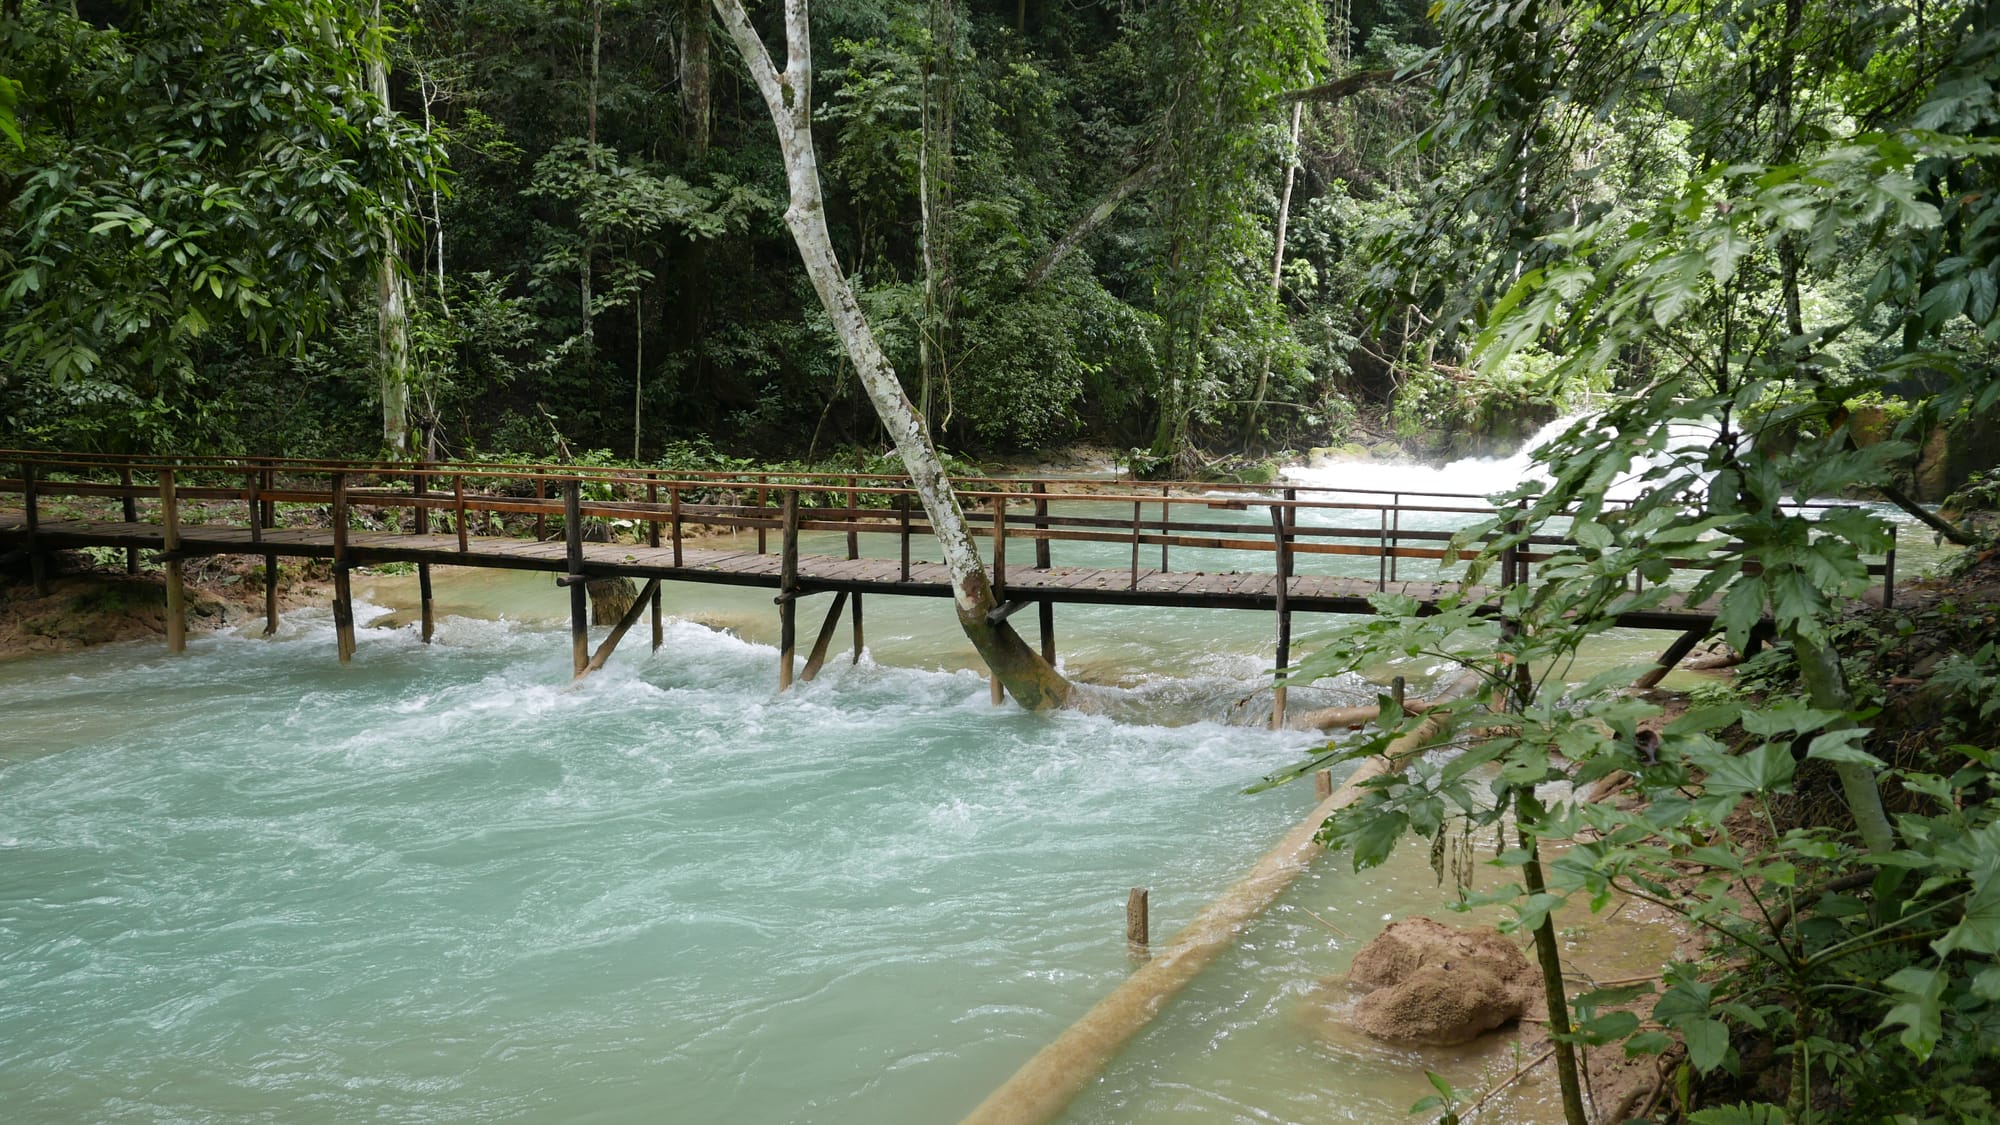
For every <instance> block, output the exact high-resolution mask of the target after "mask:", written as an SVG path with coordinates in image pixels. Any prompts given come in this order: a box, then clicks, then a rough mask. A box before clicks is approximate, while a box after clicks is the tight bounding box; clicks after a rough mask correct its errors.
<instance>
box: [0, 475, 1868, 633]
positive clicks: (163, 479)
mask: <svg viewBox="0 0 2000 1125" xmlns="http://www.w3.org/2000/svg"><path fill="white" fill-rule="evenodd" d="M0 471H11V475H9V476H6V477H0V495H7V494H12V495H17V496H19V497H20V498H21V501H22V506H23V509H24V512H25V514H26V522H27V524H28V528H27V530H28V532H29V534H30V535H31V536H32V535H33V534H34V533H35V532H36V530H37V526H38V524H39V523H40V522H41V521H42V519H43V518H44V517H45V515H46V514H47V513H48V512H49V511H52V510H54V509H51V507H50V505H57V506H59V507H60V508H61V509H62V510H63V512H64V513H65V514H69V515H79V514H81V515H94V516H99V517H106V516H108V515H109V514H110V510H111V506H112V505H114V504H115V505H116V514H117V516H118V520H117V522H123V523H126V524H134V523H140V522H150V523H157V524H160V525H162V526H171V527H173V528H175V529H176V531H181V530H185V529H187V528H195V527H200V526H202V525H203V524H204V523H205V522H207V521H209V520H211V519H221V520H223V521H224V522H228V523H233V524H234V525H236V526H243V527H247V528H248V529H249V532H250V536H251V539H252V541H253V542H260V541H262V540H263V538H264V536H265V534H266V533H268V532H274V531H278V530H280V529H282V528H283V527H284V526H285V525H286V524H287V523H291V524H295V525H301V526H321V527H332V528H334V529H335V534H336V536H337V537H338V538H341V539H345V538H346V536H347V535H348V534H349V533H350V532H353V531H357V530H358V531H363V532H369V531H397V532H405V533H407V534H411V535H427V536H428V535H437V534H442V535H445V536H453V537H455V538H456V541H457V549H458V550H459V551H460V552H465V551H467V550H469V549H470V541H471V539H472V538H473V537H475V536H478V537H494V536H503V535H515V534H519V535H530V534H531V535H532V536H533V537H534V538H535V539H537V540H550V539H552V538H555V537H557V536H560V537H562V538H564V539H615V538H618V537H620V536H630V538H631V541H632V542H633V543H634V544H635V545H644V546H647V547H653V548H658V547H670V548H671V549H672V550H673V551H674V555H675V558H674V561H675V564H676V565H680V564H681V562H682V559H683V556H684V551H685V545H686V544H687V543H688V542H689V541H691V540H693V539H697V538H701V539H711V538H712V537H714V536H716V535H724V536H733V537H736V538H740V539H743V540H748V541H754V544H755V550H756V551H757V552H758V553H767V552H769V551H770V549H771V536H772V534H773V533H776V534H778V535H781V536H782V535H784V534H785V533H786V532H787V531H788V530H789V531H792V532H795V533H796V532H830V533H837V534H841V535H844V536H845V544H844V548H845V549H844V552H843V553H844V554H845V555H846V557H848V558H858V557H860V555H861V549H862V543H863V541H864V537H867V542H869V544H870V549H871V550H874V551H882V552H886V551H887V550H888V549H889V548H888V547H887V546H886V545H885V539H886V540H893V541H894V548H893V549H894V551H895V556H894V557H899V558H900V559H901V560H902V565H901V573H902V576H903V578H904V579H905V580H907V579H908V577H909V573H910V570H909V568H910V566H911V565H912V560H913V555H914V554H915V553H917V552H921V551H922V545H923V544H924V543H926V542H928V541H929V539H930V538H931V534H932V528H931V524H930V520H929V518H928V517H927V516H926V515H925V514H924V512H923V509H922V507H921V506H920V504H919V503H918V501H917V497H916V492H915V490H914V489H913V488H912V487H911V485H910V482H909V479H908V478H907V477H904V476H901V475H895V474H875V473H861V472H850V473H839V472H832V473H825V472H818V473H814V472H775V471H770V472H766V471H755V472H752V471H717V472H689V471H678V470H664V469H644V468H605V467H594V466H575V465H546V464H493V463H484V462H385V461H360V460H346V461H326V460H309V459H301V458H275V457H241V458H162V457H127V456H119V455H111V454H85V453H46V452H37V451H17V450H0ZM954 483H955V486H956V488H957V490H958V494H959V497H960V499H961V502H962V504H963V505H964V507H965V516H966V519H967V522H968V523H969V524H971V525H972V526H974V527H975V528H978V529H980V530H981V532H982V533H983V534H984V536H985V537H986V538H987V539H988V540H989V545H988V548H987V551H988V558H989V560H990V561H991V562H992V565H993V568H994V571H995V574H994V578H995V583H996V586H999V587H1000V588H1001V589H1002V590H1004V588H1005V574H1006V569H1007V567H1008V566H1009V565H1016V566H1018V565H1020V562H1019V561H1017V560H1013V559H1010V558H1009V553H1010V552H1009V549H1008V545H1009V543H1010V542H1014V541H1025V542H1027V543H1030V544H1032V548H1031V549H1032V553H1033V563H1032V565H1033V566H1034V567H1035V568H1038V569H1044V570H1046V569H1050V568H1052V567H1055V566H1058V565H1068V566H1075V565H1080V564H1081V562H1082V560H1081V559H1079V558H1077V557H1075V556H1074V555H1073V554H1072V555H1066V556H1065V558H1063V559H1058V558H1057V557H1056V554H1055V547H1056V545H1057V544H1075V545H1078V546H1079V547H1081V545H1086V544H1088V545H1092V546H1090V547H1088V548H1087V550H1088V551H1089V555H1088V558H1089V560H1090V561H1089V565H1091V566H1093V567H1095V568H1098V569H1105V568H1106V567H1105V564H1104V559H1105V558H1106V557H1108V555H1107V550H1106V548H1107V547H1117V548H1122V549H1123V550H1122V551H1121V552H1120V558H1121V559H1122V561H1123V562H1124V563H1125V569H1126V570H1127V571H1128V581H1129V583H1130V585H1131V587H1132V588H1134V589H1136V588H1137V587H1138V585H1139V583H1140V581H1141V579H1142V578H1143V577H1144V576H1146V575H1148V574H1164V573H1171V572H1173V571H1174V570H1175V569H1180V570H1183V571H1184V570H1188V569H1203V568H1204V567H1214V566H1215V563H1216V562H1217V561H1218V560H1220V561H1222V562H1223V563H1224V565H1225V566H1226V567H1227V568H1228V569H1240V566H1239V565H1238V564H1240V563H1241V562H1243V561H1244V560H1243V559H1242V557H1241V556H1242V555H1244V554H1249V555H1252V556H1255V555H1269V556H1270V557H1271V562H1270V564H1269V566H1268V567H1266V568H1262V569H1264V570H1266V571H1267V572H1270V573H1281V574H1283V575H1285V576H1287V577H1289V576H1291V575H1293V574H1295V573H1298V572H1299V571H1298V568H1299V566H1300V564H1301V562H1302V561H1306V562H1308V563H1310V561H1311V560H1327V561H1331V560H1333V559H1336V558H1340V557H1347V558H1362V559H1373V560H1375V562H1376V574H1375V578H1376V584H1377V586H1378V588H1386V587H1387V586H1388V584H1390V583H1392V582H1397V581H1399V580H1400V578H1401V570H1402V567H1403V565H1404V564H1408V563H1429V564H1433V565H1435V564H1442V563H1449V562H1454V561H1462V560H1464V559H1467V558H1470V557H1471V556H1472V554H1473V553H1474V552H1473V551H1471V550H1469V549H1463V548H1455V547H1454V546H1453V545H1452V539H1453V536H1454V535H1455V534H1456V532H1455V531H1454V530H1453V528H1454V527H1455V526H1463V525H1466V524H1470V523H1473V522H1476V521H1479V520H1484V519H1490V518H1492V517H1493V516H1494V515H1495V514H1496V510H1495V509H1494V507H1493V506H1492V505H1491V504H1490V503H1488V502H1487V501H1486V500H1485V499H1484V498H1483V497H1479V496H1474V495H1469V494H1461V493H1436V492H1423V491H1413V490H1369V489H1354V488H1339V487H1330V486H1307V485H1294V484H1282V483H1280V484H1271V485H1248V484H1240V483H1214V482H1198V481H1171V482H1154V481H1120V480H1106V479H1102V478H1093V477H1066V478H1036V479H1020V478H1002V477H979V478H958V479H957V480H956V481H955V482H954ZM788 495H789V496H792V497H794V498H795V499H794V501H793V503H792V504H790V505H787V504H786V503H785V498H786V497H787V496H788ZM78 502H83V506H81V507H79V505H78ZM93 504H94V505H95V506H94V507H92V506H91V505H93ZM1821 506H1825V505H1821ZM788 511H789V512H791V513H792V514H791V515H790V516H789V517H788V516H787V512H788ZM142 515H146V516H148V517H149V518H148V519H147V520H145V521H142V520H141V516H142ZM288 517H289V518H288ZM357 525H358V526H357ZM730 545H731V546H732V547H733V546H735V543H734V541H733V540H732V541H731V543H730ZM748 545H749V543H748V542H745V543H744V544H743V546H745V547H748ZM1571 545H1573V541H1572V540H1570V539H1568V538H1567V537H1563V536H1536V537H1534V538H1533V539H1532V540H1530V542H1529V544H1528V547H1527V549H1526V550H1521V551H1517V552H1516V553H1515V554H1514V556H1513V562H1514V563H1515V565H1516V567H1517V569H1516V570H1514V571H1512V573H1513V574H1514V575H1515V578H1516V580H1523V579H1525V578H1526V577H1527V575H1528V573H1529V568H1531V567H1532V566H1534V565H1537V564H1539V563H1541V562H1544V561H1546V560H1547V559H1548V558H1550V557H1552V556H1553V555H1555V554H1557V553H1560V552H1562V551H1564V550H1566V549H1568V548H1569V547H1570V546H1571ZM1016 550H1017V551H1025V550H1027V548H1020V547H1018V546H1017V548H1016ZM1074 550H1076V548H1072V551H1074ZM1155 550H1156V551H1157V556H1155V554H1154V553H1153V552H1154V551H1155ZM1177 558H1178V561H1176V560H1177ZM127 565H128V567H133V568H136V565H137V552H136V550H133V551H130V552H128V557H127ZM1676 565H1678V566H1681V567H1683V568H1688V567H1701V566H1703V565H1704V564H1702V563H1699V562H1684V563H1679V564H1676ZM1216 569H1222V567H1216ZM1869 570H1870V573H1871V574H1876V575H1879V576H1880V577H1881V578H1882V579H1883V583H1884V599H1885V602H1886V601H1887V599H1888V597H1889V593H1888V591H1889V590H1890V589H1892V588H1893V583H1894V577H1895V552H1894V549H1893V548H1891V550H1890V551H1889V553H1888V555H1887V557H1886V558H1885V559H1884V560H1883V561H1882V562H1879V563H1874V564H1871V565H1870V567H1869ZM1636 580H1637V576H1635V581H1636Z"/></svg>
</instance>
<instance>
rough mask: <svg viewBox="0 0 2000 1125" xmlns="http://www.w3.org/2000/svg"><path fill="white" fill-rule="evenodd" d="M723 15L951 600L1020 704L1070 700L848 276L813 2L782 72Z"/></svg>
mask: <svg viewBox="0 0 2000 1125" xmlns="http://www.w3.org/2000/svg"><path fill="white" fill-rule="evenodd" d="M714 3H715V11H716V14H717V15H718V16H720V17H721V19H722V23H723V26H724V27H725V28H727V29H728V31H729V36H730V39H731V40H732V41H733V42H734V43H735V44H736V49H737V52H738V53H739V54H740V55H741V56H742V59H743V64H744V67H745V68H746V69H747V70H748V71H749V72H750V78H751V80H752V81H753V82H754V83H756V86H757V90H758V92H759V93H761V94H762V95H763V97H764V104H765V105H766V106H767V107H768V108H769V109H770V112H771V122H772V124H773V125H774V126H775V127H776V129H777V133H778V145H779V148H780V149H781V150H782V152H783V153H784V160H785V179H786V182H787V184H788V186H789V188H790V195H791V203H790V206H788V207H787V208H786V210H785V225H786V226H787V227H788V228H790V230H791V232H792V239H793V241H794V242H795V243H797V245H798V250H799V256H800V257H801V258H802V259H803V260H804V262H805V268H806V274H807V276H808V277H809V278H811V280H812V284H813V289H814V290H815V291H816V292H817V293H818V294H819V299H820V304H821V305H822V306H823V307H824V308H825V309H826V313H827V315H828V316H829V317H830V318H831V319H832V321H833V325H834V330H835V331H836V332H838V333H839V335H840V341H841V344H842V346H843V347H844V348H845V349H846V352H847V356H848V359H849V360H850V361H851V362H852V363H853V364H854V370H855V374H856V375H857V377H858V378H859V379H860V382H861V386H862V388H863V389H864V391H865V392H866V393H867V395H868V399H869V402H870V403H871V404H873V406H874V408H875V412H876V414H877V415H878V416H879V417H880V419H881V421H882V425H883V427H884V428H885V429H887V430H888V431H889V437H890V439H891V440H892V441H893V442H894V443H895V445H896V451H897V453H898V454H900V455H901V457H902V460H903V465H904V467H905V469H906V470H907V471H908V472H909V474H910V481H911V485H912V487H913V488H914V489H915V491H916V493H917V496H918V498H919V499H920V500H921V501H922V503H923V506H924V511H925V513H926V514H927V515H928V516H929V517H930V521H931V526H932V528H933V529H934V530H935V532H936V535H937V539H938V545H939V548H940V550H941V551H942V553H943V555H944V562H945V565H946V566H947V567H949V568H950V570H951V576H952V586H953V591H952V593H953V598H952V600H953V604H954V606H955V607H956V609H957V611H958V622H959V625H960V627H961V628H963V629H964V630H965V635H966V637H967V638H968V639H970V640H971V641H972V644H973V647H974V648H976V649H977V650H978V651H979V655H980V656H981V658H982V659H984V660H985V661H986V666H987V667H988V668H989V669H991V670H992V672H993V674H994V675H995V676H996V677H998V678H999V680H1000V682H1001V683H1002V684H1004V685H1005V686H1006V688H1007V690H1008V691H1009V692H1011V693H1012V694H1013V696H1014V698H1015V699H1016V700H1018V701H1019V702H1020V703H1021V705H1022V706H1024V707H1027V708H1028V709H1030V710H1043V709H1047V708H1052V707H1058V706H1062V705H1063V704H1065V703H1066V702H1068V701H1069V699H1070V695H1071V691H1072V689H1071V686H1070V683H1069V681H1067V680H1065V679H1064V678H1063V677H1062V675H1061V674H1060V673H1058V672H1057V671H1056V670H1055V669H1054V668H1053V667H1052V666H1050V665H1049V664H1048V663H1047V662H1046V661H1044V660H1043V659H1042V658H1041V656H1040V655H1039V654H1038V653H1036V652H1035V651H1034V650H1033V649H1032V648H1030V647H1028V645H1027V643H1026V642H1024V641H1023V640H1022V639H1021V637H1020V635H1019V634H1018V633H1016V632H1015V631H1014V628H1013V626H1011V625H1009V624H1008V623H1007V622H1006V621H1005V620H1004V619H1000V620H996V619H995V617H994V611H995V610H997V609H998V608H999V607H998V606H997V604H996V603H995V601H994V598H993V586H992V583H991V581H990V580H989V579H988V578H987V575H986V567H985V564H984V563H983V562H981V560H980V558H979V551H978V548H977V547H976V546H975V545H974V543H973V540H972V535H971V533H970V531H969V530H968V529H967V527H966V523H965V514H964V511H963V510H962V509H961V508H960V506H959V502H958V494H957V492H956V491H955V490H954V489H953V488H952V486H951V480H950V478H949V477H948V476H947V475H946V473H945V470H944V465H943V463H942V462H941V461H940V460H939V458H938V455H937V449H936V447H935V446H934V445H932V443H931V435H930V430H929V427H928V426H926V425H925V423H924V419H923V417H922V415H920V414H919V413H918V412H917V410H916V408H915V407H913V406H911V405H910V400H909V398H908V396H906V395H905V394H904V393H903V386H902V383H901V382H900V381H899V380H898V379H897V378H896V372H895V370H894V368H892V367H891V366H890V364H889V361H888V358H887V357H886V356H884V355H883V353H882V349H881V346H880V345H879V344H878V343H877V342H876V340H875V334H874V332H873V330H872V329H871V328H870V327H869V324H868V318H867V317H866V316H865V315H863V313H862V311H861V306H860V305H859V304H858V303H857V302H856V301H855V299H854V291H853V289H852V288H851V287H850V286H849V285H848V282H847V276H846V274H845V273H843V272H842V270H841V268H840V261H839V259H838V258H837V257H836V256H835V254H834V251H833V239H832V236H831V235H830V234H829V233H828V230H827V225H826V207H825V202H824V200H823V198H822V196H821V193H820V180H819V163H818V159H817V157H816V156H815V155H814V151H813V139H812V38H811V25H810V21H809V17H808V12H807V0H785V21H784V26H785V47H786V62H785V67H784V69H783V70H782V71H781V70H779V69H778V68H777V67H776V66H775V65H774V64H773V63H772V61H771V56H770V53H769V52H768V51H767V50H766V49H765V46H764V41H763V39H762V38H761V37H759V36H758V34H757V30H756V29H755V28H754V27H752V26H751V24H750V17H749V16H748V14H746V13H745V12H744V10H743V5H742V2H741V0H714Z"/></svg>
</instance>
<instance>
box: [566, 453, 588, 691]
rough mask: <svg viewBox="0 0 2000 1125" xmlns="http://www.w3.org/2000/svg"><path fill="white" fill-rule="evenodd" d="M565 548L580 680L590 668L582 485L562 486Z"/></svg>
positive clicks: (571, 639)
mask: <svg viewBox="0 0 2000 1125" xmlns="http://www.w3.org/2000/svg"><path fill="white" fill-rule="evenodd" d="M563 547H564V549H565V558H566V559H567V560H568V564H569V574H568V575H567V576H566V577H565V578H564V579H563V581H564V582H565V583H566V584H567V585H568V586H569V650H570V662H571V663H572V664H573V665H575V668H576V674H577V675H579V676H581V675H583V673H584V669H586V668H588V667H589V665H590V594H589V591H588V590H587V589H586V588H585V585H584V577H583V482H582V481H580V480H577V479H574V478H572V479H570V480H566V481H564V482H563Z"/></svg>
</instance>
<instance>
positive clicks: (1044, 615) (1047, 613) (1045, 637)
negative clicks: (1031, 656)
mask: <svg viewBox="0 0 2000 1125" xmlns="http://www.w3.org/2000/svg"><path fill="white" fill-rule="evenodd" d="M1035 616H1036V617H1037V618H1038V619H1039V620H1038V622H1037V623H1038V624H1039V625H1041V627H1042V661H1043V662H1044V663H1046V664H1047V665H1048V666H1049V667H1051V668H1053V667H1055V663H1056V603H1054V602H1052V601H1050V600H1048V599H1047V598H1043V599H1042V600H1041V601H1040V602H1039V603H1037V604H1036V606H1035Z"/></svg>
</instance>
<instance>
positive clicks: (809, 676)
mask: <svg viewBox="0 0 2000 1125" xmlns="http://www.w3.org/2000/svg"><path fill="white" fill-rule="evenodd" d="M846 608H847V591H846V590H840V591H838V592H836V593H835V594H834V595H833V605H832V606H830V607H829V608H828V609H827V611H826V620H825V621H822V622H820V626H819V637H818V638H817V639H815V640H814V641H813V647H812V652H811V653H810V654H808V655H807V656H806V667H805V671H803V672H800V673H799V679H801V680H803V681H805V682H806V683H811V682H812V681H813V677H815V676H817V675H819V670H820V668H821V666H822V665H824V664H825V663H826V650H827V646H829V645H831V644H832V643H833V631H834V629H836V628H838V627H839V625H840V611H841V610H844V609H846Z"/></svg>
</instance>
